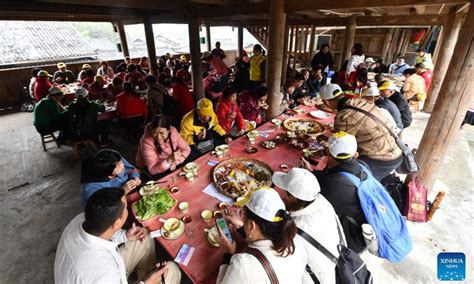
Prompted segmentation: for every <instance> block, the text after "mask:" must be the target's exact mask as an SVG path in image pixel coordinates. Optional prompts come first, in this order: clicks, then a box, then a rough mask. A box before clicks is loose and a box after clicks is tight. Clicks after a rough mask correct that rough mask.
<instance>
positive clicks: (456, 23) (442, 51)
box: [424, 7, 461, 112]
mask: <svg viewBox="0 0 474 284" xmlns="http://www.w3.org/2000/svg"><path fill="white" fill-rule="evenodd" d="M460 28H461V16H460V15H456V7H453V8H451V10H450V11H449V15H448V19H447V20H446V24H445V26H444V37H443V39H442V42H441V45H440V46H439V47H438V49H439V55H438V62H437V63H436V65H435V68H434V70H433V78H432V80H431V86H430V89H429V90H428V96H427V98H426V103H425V107H424V111H426V112H431V111H432V110H433V107H434V105H435V102H436V99H437V98H438V94H439V92H440V89H441V84H442V82H443V81H444V78H445V75H446V71H447V70H448V66H449V62H450V61H451V57H452V56H453V52H454V45H455V44H456V39H457V37H458V35H459V29H460ZM456 52H457V51H456Z"/></svg>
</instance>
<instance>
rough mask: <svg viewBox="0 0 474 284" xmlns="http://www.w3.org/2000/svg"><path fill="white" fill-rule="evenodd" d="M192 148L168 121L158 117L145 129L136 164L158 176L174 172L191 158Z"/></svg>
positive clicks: (163, 117) (161, 116)
mask: <svg viewBox="0 0 474 284" xmlns="http://www.w3.org/2000/svg"><path fill="white" fill-rule="evenodd" d="M190 152H191V148H190V147H189V145H188V143H186V141H184V139H183V138H182V137H181V136H180V135H179V132H178V131H177V130H176V128H174V127H172V126H170V123H169V121H168V119H167V118H166V117H165V116H163V115H157V116H155V117H154V118H153V120H152V121H151V122H150V123H149V124H148V125H147V126H146V127H145V133H144V134H143V136H142V138H141V139H140V143H139V145H138V151H137V157H136V162H137V165H138V167H140V168H142V169H146V171H147V172H148V173H149V174H150V175H152V176H156V175H159V174H162V173H164V172H166V171H168V170H170V171H174V170H176V168H177V167H178V166H180V165H181V164H182V163H183V162H184V161H185V160H186V158H187V157H188V156H189V153H190Z"/></svg>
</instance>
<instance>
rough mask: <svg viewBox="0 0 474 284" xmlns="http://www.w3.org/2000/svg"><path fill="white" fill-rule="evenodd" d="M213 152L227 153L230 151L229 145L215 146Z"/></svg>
mask: <svg viewBox="0 0 474 284" xmlns="http://www.w3.org/2000/svg"><path fill="white" fill-rule="evenodd" d="M215 150H216V152H218V151H221V152H227V151H229V150H230V147H229V145H227V144H222V145H219V146H217V147H216V148H215Z"/></svg>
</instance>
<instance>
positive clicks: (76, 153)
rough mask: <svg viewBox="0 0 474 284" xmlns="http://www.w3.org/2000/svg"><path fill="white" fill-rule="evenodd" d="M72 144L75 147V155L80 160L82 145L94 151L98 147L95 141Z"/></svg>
mask: <svg viewBox="0 0 474 284" xmlns="http://www.w3.org/2000/svg"><path fill="white" fill-rule="evenodd" d="M71 144H72V146H73V147H74V154H75V156H76V159H79V158H80V155H79V146H81V145H83V146H84V147H85V148H87V146H90V147H91V148H92V149H93V150H94V151H96V150H97V147H96V145H95V143H94V141H92V140H91V139H86V140H78V141H72V143H71Z"/></svg>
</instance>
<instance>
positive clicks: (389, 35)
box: [380, 28, 393, 64]
mask: <svg viewBox="0 0 474 284" xmlns="http://www.w3.org/2000/svg"><path fill="white" fill-rule="evenodd" d="M392 37H393V28H391V29H389V30H388V32H387V33H385V36H384V39H383V47H382V54H381V55H380V56H381V57H382V58H383V60H385V62H386V63H387V64H391V63H392V62H391V61H390V59H389V58H388V53H389V52H388V50H389V49H390V43H391V42H392Z"/></svg>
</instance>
